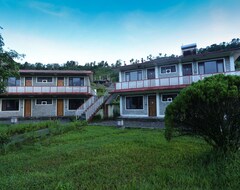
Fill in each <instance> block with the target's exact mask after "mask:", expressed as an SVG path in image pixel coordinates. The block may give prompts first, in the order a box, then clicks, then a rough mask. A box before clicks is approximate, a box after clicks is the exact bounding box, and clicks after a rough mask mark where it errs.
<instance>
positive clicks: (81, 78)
mask: <svg viewBox="0 0 240 190" xmlns="http://www.w3.org/2000/svg"><path fill="white" fill-rule="evenodd" d="M74 78H78V79H80V86H84V85H85V80H84V77H68V86H72V87H74V85H73V79H74ZM70 79H72V85H70ZM81 81H83V82H81ZM81 83H82V84H83V85H81ZM78 86H79V85H78Z"/></svg>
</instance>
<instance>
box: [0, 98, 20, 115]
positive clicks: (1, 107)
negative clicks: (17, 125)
mask: <svg viewBox="0 0 240 190" xmlns="http://www.w3.org/2000/svg"><path fill="white" fill-rule="evenodd" d="M3 101H18V110H3ZM1 111H3V112H19V111H20V100H19V99H2V100H1Z"/></svg>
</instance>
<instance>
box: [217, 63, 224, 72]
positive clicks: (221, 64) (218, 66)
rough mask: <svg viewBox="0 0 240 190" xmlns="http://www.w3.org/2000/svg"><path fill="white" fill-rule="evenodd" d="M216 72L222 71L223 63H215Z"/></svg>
mask: <svg viewBox="0 0 240 190" xmlns="http://www.w3.org/2000/svg"><path fill="white" fill-rule="evenodd" d="M217 70H218V73H223V63H217Z"/></svg>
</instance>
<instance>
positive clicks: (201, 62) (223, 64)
mask: <svg viewBox="0 0 240 190" xmlns="http://www.w3.org/2000/svg"><path fill="white" fill-rule="evenodd" d="M220 60H221V61H222V68H223V72H219V71H218V64H219V63H218V62H217V61H220ZM214 61H215V63H216V70H217V72H216V73H224V72H226V67H225V59H224V58H219V59H208V60H203V61H198V62H197V69H198V74H199V75H211V74H216V73H205V62H214ZM199 64H202V65H203V71H204V73H203V74H200V72H199Z"/></svg>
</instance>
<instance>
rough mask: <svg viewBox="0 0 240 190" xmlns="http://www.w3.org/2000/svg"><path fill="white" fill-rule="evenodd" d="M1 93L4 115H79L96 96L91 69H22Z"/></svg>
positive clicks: (0, 109)
mask: <svg viewBox="0 0 240 190" xmlns="http://www.w3.org/2000/svg"><path fill="white" fill-rule="evenodd" d="M19 74H20V77H19V78H15V77H10V78H9V79H8V81H6V82H7V88H6V93H4V94H1V95H0V118H9V117H20V118H21V117H23V118H29V117H34V118H42V117H65V116H75V112H76V110H77V109H78V108H79V107H80V106H81V105H82V104H83V103H84V102H85V101H86V100H87V99H89V97H91V96H92V95H94V91H93V90H92V89H91V86H90V81H91V80H92V72H91V71H70V70H20V71H19Z"/></svg>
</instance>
